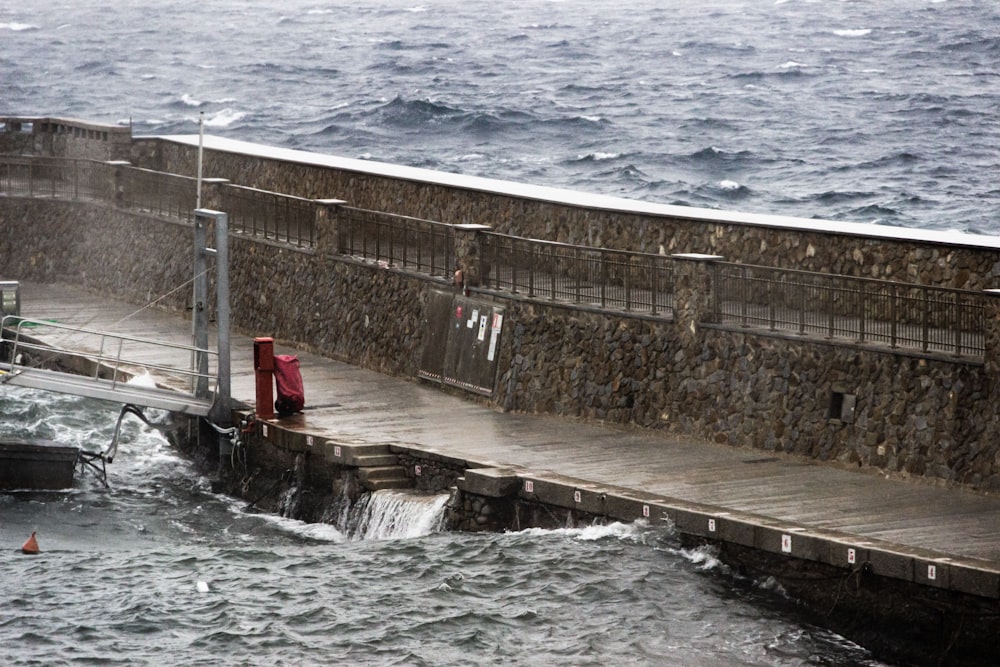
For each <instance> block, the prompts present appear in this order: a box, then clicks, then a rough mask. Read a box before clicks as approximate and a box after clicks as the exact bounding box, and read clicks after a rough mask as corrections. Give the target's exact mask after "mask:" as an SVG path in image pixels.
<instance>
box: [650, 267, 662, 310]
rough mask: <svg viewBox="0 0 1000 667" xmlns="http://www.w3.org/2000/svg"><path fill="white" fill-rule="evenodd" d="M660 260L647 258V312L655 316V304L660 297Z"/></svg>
mask: <svg viewBox="0 0 1000 667" xmlns="http://www.w3.org/2000/svg"><path fill="white" fill-rule="evenodd" d="M659 287H660V260H658V259H657V258H656V257H650V258H649V314H650V315H652V316H654V317H655V316H656V306H657V305H658V303H657V302H658V301H659V299H660V290H659Z"/></svg>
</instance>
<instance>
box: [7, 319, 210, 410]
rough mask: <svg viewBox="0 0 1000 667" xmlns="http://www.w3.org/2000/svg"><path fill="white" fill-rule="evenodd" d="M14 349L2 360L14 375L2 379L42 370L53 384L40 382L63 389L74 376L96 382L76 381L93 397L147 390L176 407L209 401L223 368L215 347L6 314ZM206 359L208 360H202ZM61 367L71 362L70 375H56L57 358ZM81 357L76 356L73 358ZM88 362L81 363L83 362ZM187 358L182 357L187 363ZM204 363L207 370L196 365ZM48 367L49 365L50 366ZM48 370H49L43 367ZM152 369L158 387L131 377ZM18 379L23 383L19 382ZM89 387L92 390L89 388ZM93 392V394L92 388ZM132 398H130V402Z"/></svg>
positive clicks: (162, 404) (77, 389)
mask: <svg viewBox="0 0 1000 667" xmlns="http://www.w3.org/2000/svg"><path fill="white" fill-rule="evenodd" d="M0 327H2V329H3V331H4V338H5V342H6V343H7V346H8V350H9V359H10V360H11V361H10V363H6V364H3V366H4V368H6V369H8V370H9V371H10V375H0V382H8V381H11V380H12V376H15V375H17V376H20V375H24V376H30V375H34V374H40V375H42V377H44V378H46V379H45V381H44V382H48V383H50V384H52V385H53V386H41V387H40V388H47V389H51V390H53V391H62V390H63V389H62V387H61V386H60V382H63V383H68V382H69V381H70V379H71V378H72V379H77V378H82V379H87V380H90V381H92V383H91V384H89V385H88V384H79V383H76V385H75V389H74V391H71V392H70V393H76V394H79V395H84V396H91V397H93V398H106V397H107V396H108V393H107V392H109V391H110V392H131V393H137V392H138V393H140V394H141V393H142V392H146V393H147V394H149V396H150V397H154V398H155V399H156V401H155V403H150V405H154V406H155V407H166V408H167V409H171V407H170V406H173V405H174V404H175V403H176V404H177V406H178V407H179V408H182V407H183V406H184V405H186V404H187V403H189V402H191V401H192V400H196V401H199V402H204V401H205V400H208V399H206V398H204V397H205V396H206V395H207V396H209V398H210V395H211V394H212V393H214V391H215V380H216V375H217V373H218V353H217V352H215V351H213V350H210V349H203V348H198V347H194V346H191V345H183V344H178V343H168V342H163V341H156V340H150V339H146V338H139V337H135V336H127V335H122V334H115V333H107V332H101V331H94V330H92V329H86V328H83V327H76V326H73V325H68V324H59V323H56V322H51V321H48V320H38V319H29V318H23V317H13V316H7V317H4V318H3V320H2V322H0ZM171 358H172V359H174V360H176V361H182V360H189V359H190V360H191V363H192V367H191V368H184V367H182V366H180V365H176V364H170V363H164V362H163V360H164V359H171ZM202 359H204V360H205V363H200V362H201V360H202ZM57 360H58V361H59V363H58V364H56V365H58V366H63V367H65V366H66V364H71V365H72V369H71V372H67V373H63V375H65V376H66V378H65V379H63V380H60V379H59V377H58V376H55V377H53V376H52V375H51V369H47V367H49V366H51V365H52V364H53V362H55V361H57ZM74 360H77V361H74ZM81 361H82V362H85V364H84V365H81V364H80V363H78V362H81ZM182 363H183V362H182ZM199 366H201V367H202V369H203V370H201V371H198V370H196V369H197V368H198V367H199ZM45 369H47V370H45ZM43 370H45V372H43ZM144 372H148V373H149V374H150V375H151V376H152V377H153V378H154V379H155V381H156V384H157V386H158V387H161V386H162V387H164V388H165V389H158V388H156V387H151V386H138V387H137V386H134V385H129V386H128V387H126V385H127V384H128V382H129V380H131V379H132V378H133V377H135V376H137V375H141V374H142V373H144ZM14 383H15V384H23V383H21V382H17V381H15V382H14ZM88 387H91V388H92V389H93V391H92V392H89V390H88ZM88 392H89V393H88ZM126 402H128V401H126ZM156 403H158V404H159V405H156Z"/></svg>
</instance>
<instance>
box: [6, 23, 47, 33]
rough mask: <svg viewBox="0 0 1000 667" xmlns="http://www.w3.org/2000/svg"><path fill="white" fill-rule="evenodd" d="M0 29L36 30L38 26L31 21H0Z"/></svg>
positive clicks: (13, 30)
mask: <svg viewBox="0 0 1000 667" xmlns="http://www.w3.org/2000/svg"><path fill="white" fill-rule="evenodd" d="M0 30H10V31H11V32H26V31H28V30H38V26H37V25H35V24H33V23H0Z"/></svg>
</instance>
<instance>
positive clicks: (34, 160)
mask: <svg viewBox="0 0 1000 667" xmlns="http://www.w3.org/2000/svg"><path fill="white" fill-rule="evenodd" d="M112 176H113V174H112V172H111V167H110V166H109V165H108V164H107V163H105V162H99V161H94V160H85V159H71V158H51V157H17V156H14V157H12V156H3V157H0V193H3V194H6V195H8V196H14V197H50V198H53V199H57V198H65V199H110V198H111V196H112V185H111V184H112V180H111V179H112Z"/></svg>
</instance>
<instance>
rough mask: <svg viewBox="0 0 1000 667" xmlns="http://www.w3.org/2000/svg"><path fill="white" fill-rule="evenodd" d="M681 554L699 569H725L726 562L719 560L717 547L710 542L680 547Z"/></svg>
mask: <svg viewBox="0 0 1000 667" xmlns="http://www.w3.org/2000/svg"><path fill="white" fill-rule="evenodd" d="M677 553H679V554H680V555H681V556H683V557H684V558H687V559H688V560H689V561H691V562H692V563H694V564H695V565H697V566H698V569H699V570H726V569H727V568H726V564H725V563H723V562H722V561H721V560H719V556H718V549H717V548H716V547H714V546H712V545H710V544H703V545H701V546H699V547H695V548H694V549H681V550H680V551H678V552H677Z"/></svg>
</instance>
